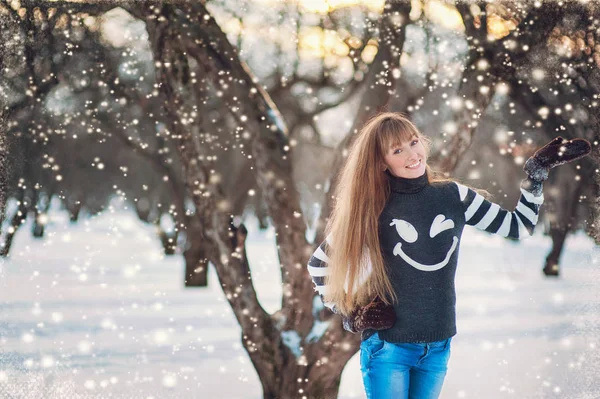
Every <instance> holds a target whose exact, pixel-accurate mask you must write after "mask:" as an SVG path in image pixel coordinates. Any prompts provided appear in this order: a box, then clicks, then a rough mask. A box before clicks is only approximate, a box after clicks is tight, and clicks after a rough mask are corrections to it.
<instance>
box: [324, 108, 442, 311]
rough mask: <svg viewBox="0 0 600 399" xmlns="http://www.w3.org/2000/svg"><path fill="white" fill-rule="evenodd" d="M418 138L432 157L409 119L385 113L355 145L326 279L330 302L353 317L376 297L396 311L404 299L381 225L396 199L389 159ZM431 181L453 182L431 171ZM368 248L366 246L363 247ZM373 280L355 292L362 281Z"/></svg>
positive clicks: (330, 229) (339, 195) (331, 224)
mask: <svg viewBox="0 0 600 399" xmlns="http://www.w3.org/2000/svg"><path fill="white" fill-rule="evenodd" d="M414 136H416V137H418V138H419V139H420V140H422V143H423V146H424V147H425V151H426V155H427V156H429V152H430V145H431V140H430V139H429V138H428V137H427V136H425V135H423V134H422V133H421V132H419V130H418V129H417V127H416V126H415V125H414V124H413V123H412V122H411V121H410V120H409V119H408V118H407V117H406V116H405V115H403V114H401V113H397V112H383V113H380V114H377V115H375V116H374V117H372V118H371V119H370V120H369V121H367V123H366V124H365V125H364V126H363V127H362V129H361V130H360V132H359V133H358V135H357V137H356V139H355V141H354V143H353V144H352V146H351V148H350V150H349V152H348V157H347V159H346V161H345V164H344V166H343V168H342V170H341V171H340V174H339V179H338V183H337V186H336V188H335V193H334V201H335V203H334V206H333V210H332V212H331V215H330V217H329V220H328V222H327V225H326V227H325V236H326V237H330V240H331V246H329V245H326V253H327V254H328V257H329V262H328V266H329V268H330V271H329V275H328V276H326V277H325V279H326V280H325V284H326V285H327V286H328V290H327V292H326V293H325V295H324V300H325V301H326V302H332V303H334V304H335V306H336V307H337V309H338V311H339V312H340V313H341V314H342V315H345V316H347V315H348V314H350V313H351V312H352V310H354V309H355V308H356V307H358V306H364V305H366V304H367V303H369V302H370V301H371V300H372V299H373V298H374V297H375V296H378V297H379V298H381V300H382V301H383V302H385V303H386V304H388V305H390V304H392V303H391V301H393V302H397V300H398V298H397V296H396V294H395V292H394V290H393V288H392V284H391V282H390V280H389V277H388V273H387V271H386V267H385V264H384V261H383V256H382V254H381V249H380V244H379V235H378V227H379V226H378V220H379V216H380V214H381V212H382V211H383V208H384V206H385V204H386V201H387V199H388V197H389V195H390V187H389V182H388V178H387V176H386V173H385V172H384V168H385V166H386V165H385V162H384V155H385V154H386V153H387V151H388V150H389V148H390V147H391V146H393V145H397V144H402V143H404V142H406V141H409V140H411V139H412V138H413V137H414ZM426 170H427V176H428V181H429V182H430V183H433V182H440V181H453V180H452V179H449V178H447V177H445V176H444V175H443V174H442V173H439V172H436V171H434V170H432V169H431V168H430V167H429V166H428V165H426ZM357 243H362V244H363V245H357ZM369 259H370V264H371V266H370V267H371V268H372V271H371V274H370V276H369V278H368V279H366V281H364V282H362V283H360V284H359V287H358V289H351V288H348V292H347V293H346V291H345V290H344V285H345V284H347V287H353V288H354V287H355V284H357V282H358V281H359V276H366V273H367V268H368V267H369Z"/></svg>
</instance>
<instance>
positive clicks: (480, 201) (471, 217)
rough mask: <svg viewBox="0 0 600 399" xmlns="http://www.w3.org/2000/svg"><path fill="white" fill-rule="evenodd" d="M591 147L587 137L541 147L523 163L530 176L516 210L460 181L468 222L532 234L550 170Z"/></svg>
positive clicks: (523, 235)
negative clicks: (504, 207) (507, 208)
mask: <svg viewBox="0 0 600 399" xmlns="http://www.w3.org/2000/svg"><path fill="white" fill-rule="evenodd" d="M591 150H592V147H591V145H590V143H589V142H588V141H587V140H584V139H573V140H565V139H563V138H562V137H560V136H559V137H557V138H555V139H553V140H552V141H550V142H549V143H548V144H546V145H545V146H543V147H542V148H540V149H539V150H537V151H536V152H535V154H533V155H532V156H531V157H529V159H527V161H526V162H525V165H524V166H523V170H524V171H525V172H526V173H527V179H524V180H522V182H521V196H520V198H519V202H518V204H517V207H516V209H515V210H514V211H513V212H509V211H507V210H505V209H502V208H501V207H500V206H498V205H497V204H494V203H492V202H490V201H488V200H486V199H485V198H483V197H482V196H481V195H480V194H478V193H476V192H475V191H473V190H471V189H470V188H468V187H465V186H463V185H461V184H459V183H457V186H458V191H459V196H460V200H461V202H462V205H463V209H464V212H465V220H466V222H467V224H468V225H472V226H475V227H477V228H479V229H481V230H484V231H487V232H490V233H496V234H500V235H501V236H503V237H510V238H516V239H523V238H527V237H530V236H531V235H532V234H533V230H534V228H535V225H536V223H537V220H538V213H539V209H540V206H541V205H542V203H543V202H544V195H543V194H542V183H543V182H544V181H545V180H546V179H547V178H548V173H549V171H550V169H552V168H554V167H555V166H558V165H562V164H565V163H568V162H571V161H574V160H576V159H579V158H581V157H584V156H586V155H588V154H589V153H590V152H591Z"/></svg>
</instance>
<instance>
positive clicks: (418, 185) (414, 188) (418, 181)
mask: <svg viewBox="0 0 600 399" xmlns="http://www.w3.org/2000/svg"><path fill="white" fill-rule="evenodd" d="M385 174H386V175H387V177H388V181H389V182H390V189H391V191H393V192H396V193H402V194H414V193H418V192H419V191H421V190H422V189H423V188H425V186H427V185H428V184H429V180H428V178H427V170H425V173H423V174H422V175H421V176H419V177H416V178H414V179H408V178H406V177H397V176H394V175H392V174H391V173H390V171H389V169H386V170H385Z"/></svg>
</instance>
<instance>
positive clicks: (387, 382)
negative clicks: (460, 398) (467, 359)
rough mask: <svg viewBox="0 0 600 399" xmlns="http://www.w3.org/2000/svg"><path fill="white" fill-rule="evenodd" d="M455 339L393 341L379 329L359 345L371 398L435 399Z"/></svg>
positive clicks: (361, 363)
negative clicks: (384, 338) (424, 341)
mask: <svg viewBox="0 0 600 399" xmlns="http://www.w3.org/2000/svg"><path fill="white" fill-rule="evenodd" d="M451 340H452V338H448V339H444V340H442V341H436V342H429V343H420V344H412V343H392V342H386V341H383V340H382V339H380V338H379V334H378V333H377V332H376V333H375V334H373V335H371V336H370V337H369V338H367V339H366V340H364V341H363V342H362V343H361V344H360V369H361V372H362V377H363V383H364V385H365V391H366V393H367V398H368V399H388V398H389V399H392V398H393V399H436V398H438V397H439V396H440V392H441V391H442V385H443V384H444V378H445V377H446V371H447V370H448V359H450V341H451Z"/></svg>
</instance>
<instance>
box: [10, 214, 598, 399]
mask: <svg viewBox="0 0 600 399" xmlns="http://www.w3.org/2000/svg"><path fill="white" fill-rule="evenodd" d="M247 226H248V228H249V230H250V234H249V238H248V246H247V248H248V254H249V257H250V259H251V264H252V271H253V276H254V281H255V283H256V288H257V291H258V296H259V299H260V301H261V303H262V304H263V306H264V307H265V308H266V309H267V310H268V311H269V312H274V311H275V310H276V309H277V307H278V305H279V303H280V300H279V298H280V296H281V288H280V281H281V280H280V275H279V267H278V266H277V262H276V253H275V248H274V244H273V242H274V240H273V232H272V231H267V232H260V231H257V229H256V223H254V222H252V221H249V222H248V225H247ZM549 248H550V240H549V239H548V238H547V237H543V236H542V235H541V234H539V232H538V233H536V235H535V236H534V237H532V238H530V239H528V240H526V241H524V242H522V243H513V242H510V241H508V240H504V239H502V238H501V237H496V236H490V235H487V234H485V233H482V232H479V231H478V230H475V229H473V228H470V227H467V228H466V230H465V233H464V235H463V241H462V246H461V254H460V263H459V268H458V274H457V279H456V286H457V296H458V300H457V315H458V320H457V323H458V334H457V335H456V336H455V337H454V339H453V341H452V343H453V345H452V357H451V359H450V364H449V372H448V375H447V379H446V383H445V386H444V389H443V391H442V398H505V397H506V398H510V397H512V398H577V399H586V398H589V399H592V398H594V399H596V398H600V295H599V293H600V270H599V267H600V264H599V261H598V259H599V258H600V251H599V250H598V249H597V248H596V247H595V246H594V244H593V242H592V241H591V240H590V239H589V238H587V237H585V236H584V235H577V236H571V237H569V239H568V240H567V244H566V249H565V252H564V254H563V257H562V277H561V278H559V279H548V278H545V277H543V275H542V273H541V267H542V263H543V259H544V257H545V255H546V253H547V251H548V250H549ZM182 273H183V261H182V258H181V257H180V256H175V257H164V256H163V255H162V252H161V248H160V244H159V241H158V240H157V238H156V235H155V234H154V231H153V228H152V227H150V226H145V225H143V224H141V223H139V222H138V221H137V220H136V218H135V217H134V216H133V214H130V213H127V212H124V211H118V212H115V213H106V214H104V215H103V216H101V217H99V218H96V219H93V220H88V221H81V222H80V223H79V224H77V225H69V223H68V221H67V220H66V215H65V214H61V213H57V212H54V213H52V214H51V224H49V226H48V230H47V236H46V238H45V239H44V240H35V239H33V238H31V235H30V234H29V226H25V227H24V228H23V229H22V230H21V231H20V232H19V233H18V235H17V237H16V240H15V244H14V247H13V250H12V255H11V257H10V259H8V260H5V261H3V262H2V263H1V264H0V397H2V398H5V397H7V398H8V397H10V398H75V397H112V398H134V397H135V398H150V397H153V398H165V397H170V398H246V399H258V398H261V397H262V391H261V386H260V382H259V380H258V378H257V376H256V373H255V372H254V369H253V367H252V364H251V363H250V361H249V358H248V356H247V355H246V352H245V351H244V349H243V348H242V346H241V343H240V328H239V326H238V325H237V323H236V322H235V318H234V316H233V313H232V311H231V309H230V308H229V306H228V304H227V302H226V301H225V298H224V296H223V293H222V291H221V290H220V289H219V284H218V280H217V278H216V274H215V273H214V271H213V269H212V268H211V270H210V273H209V287H208V288H206V289H184V288H183V285H182ZM364 397H365V396H364V392H363V387H362V380H361V376H360V370H359V360H358V355H355V356H354V357H353V358H352V359H351V360H350V362H349V363H348V365H347V367H346V369H345V371H344V373H343V375H342V382H341V388H340V398H364Z"/></svg>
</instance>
